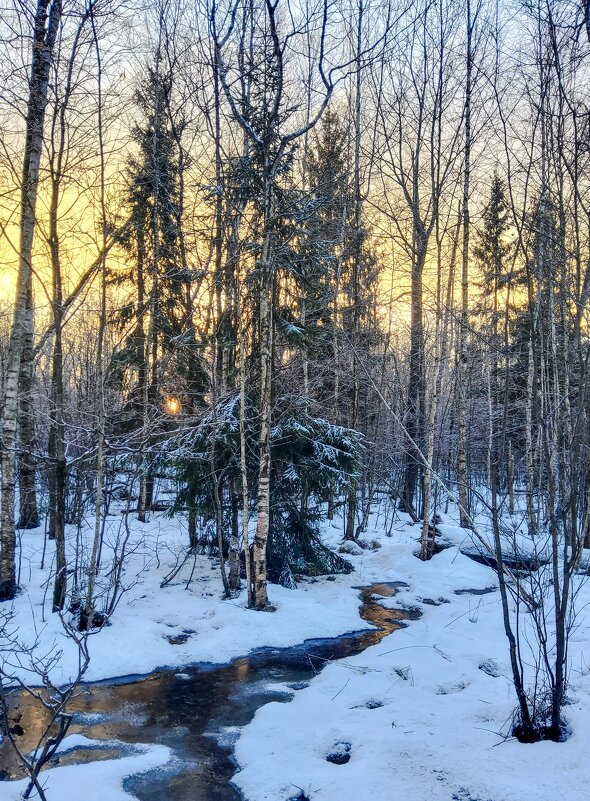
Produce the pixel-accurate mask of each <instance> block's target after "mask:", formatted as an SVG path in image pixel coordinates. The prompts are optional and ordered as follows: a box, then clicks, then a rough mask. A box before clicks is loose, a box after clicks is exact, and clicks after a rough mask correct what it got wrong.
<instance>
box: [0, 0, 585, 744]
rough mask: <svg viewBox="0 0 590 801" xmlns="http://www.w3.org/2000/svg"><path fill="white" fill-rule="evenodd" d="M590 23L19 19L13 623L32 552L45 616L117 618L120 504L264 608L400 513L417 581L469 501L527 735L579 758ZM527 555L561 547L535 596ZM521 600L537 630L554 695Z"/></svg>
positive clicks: (4, 551)
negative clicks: (43, 547) (573, 658)
mask: <svg viewBox="0 0 590 801" xmlns="http://www.w3.org/2000/svg"><path fill="white" fill-rule="evenodd" d="M588 14H590V10H589V7H588V3H586V2H584V1H583V0H560V1H559V2H554V1H553V0H413V1H409V0H408V2H404V0H350V2H348V0H301V1H300V2H294V0H222V2H217V1H216V0H196V1H195V2H188V1H187V0H153V2H145V3H136V2H134V0H63V2H62V0H38V1H37V2H36V3H26V2H20V1H19V0H14V2H8V3H4V4H3V8H2V11H1V17H0V48H1V49H0V72H1V78H0V115H1V116H0V255H1V258H2V268H1V269H2V296H1V298H0V303H1V309H0V364H1V370H0V376H1V381H2V385H1V396H2V398H3V404H2V449H1V471H2V484H1V558H0V597H1V598H2V599H3V600H4V601H6V602H7V604H5V606H6V608H8V606H9V603H8V602H10V600H11V599H12V598H14V597H15V594H17V593H18V592H19V586H20V584H21V575H20V572H19V571H20V562H19V543H20V538H21V535H22V532H23V531H26V530H27V529H35V530H36V531H38V536H39V537H41V538H42V537H43V536H44V535H45V536H46V538H47V540H48V542H47V552H48V553H49V554H51V558H48V560H47V571H48V573H47V575H48V582H49V584H48V586H49V595H50V596H51V598H52V601H51V604H52V608H53V612H54V613H55V614H61V615H62V616H63V617H64V620H67V621H68V622H67V625H68V626H70V627H71V630H72V631H75V630H79V631H80V632H84V631H88V630H93V629H96V628H97V627H100V626H101V625H102V624H103V623H104V622H105V621H106V620H107V619H108V617H109V616H110V615H111V614H112V613H113V611H114V610H115V608H116V606H117V603H118V599H119V597H120V594H121V592H123V581H122V576H123V574H124V569H125V561H126V558H127V556H128V551H127V540H126V539H125V538H124V537H123V538H122V539H121V541H120V542H119V543H118V550H117V552H116V554H115V557H116V558H115V559H114V561H113V562H111V561H108V562H105V561H104V560H103V559H102V557H101V549H102V532H103V526H104V520H105V517H106V514H107V512H108V511H109V510H112V509H113V508H117V509H119V510H120V511H121V512H122V513H123V514H124V515H125V516H126V518H128V519H129V520H136V521H137V520H138V521H140V522H141V521H146V520H149V519H150V516H151V515H154V514H157V513H166V514H168V515H172V516H175V517H178V518H179V519H182V520H185V521H186V531H187V537H186V553H187V555H188V554H190V553H192V552H194V551H195V550H197V551H198V552H199V553H206V554H210V555H212V556H215V557H216V558H218V559H219V565H220V570H221V575H222V581H223V588H224V592H225V594H226V596H227V597H231V596H232V595H233V594H235V593H236V592H237V591H238V590H239V589H240V587H243V586H244V584H245V585H246V587H247V592H248V602H249V604H250V606H252V607H254V608H255V609H257V610H268V609H269V608H270V604H269V600H268V595H267V582H273V583H280V584H283V585H284V586H289V587H293V588H295V586H296V582H295V576H296V575H299V574H308V575H317V574H326V573H342V572H347V571H349V570H350V569H351V566H350V563H349V561H348V560H347V555H346V552H347V549H348V550H350V549H351V548H352V549H353V550H354V548H355V543H356V542H357V541H359V540H361V541H362V535H363V533H364V531H365V529H366V526H367V521H368V519H369V515H370V513H371V510H372V509H373V508H374V507H375V505H376V504H378V503H382V502H385V503H388V504H390V505H391V507H392V508H395V509H398V510H400V511H401V512H404V513H406V514H407V515H409V516H410V517H411V519H412V520H414V522H418V521H422V522H421V526H422V529H421V530H422V536H421V542H420V543H419V544H418V545H417V548H418V555H419V556H420V558H422V559H424V560H428V559H429V558H430V557H431V556H432V554H433V552H435V551H436V549H437V528H436V526H437V521H438V517H439V515H440V514H442V513H445V514H446V513H448V512H449V510H451V511H452V510H454V511H455V512H456V513H457V516H458V520H459V518H460V520H459V522H460V524H461V525H462V526H463V527H465V528H467V529H471V530H472V532H473V536H474V537H475V538H478V537H479V538H480V539H481V541H482V543H483V542H484V538H483V537H481V536H480V534H479V532H480V530H483V529H485V530H487V531H489V532H491V534H492V538H491V542H492V543H493V546H492V547H491V548H490V547H488V546H486V547H487V551H485V553H484V555H485V557H486V558H487V559H488V560H489V562H490V563H493V564H494V565H495V566H496V568H497V570H498V577H499V582H500V590H501V593H502V601H503V614H504V624H505V629H506V634H507V638H508V639H507V643H508V648H509V650H510V656H511V664H512V669H513V679H514V685H515V689H516V695H517V700H518V705H519V714H518V719H517V723H516V724H515V731H517V732H518V734H519V735H520V736H521V737H522V739H525V740H527V739H528V740H534V739H539V738H540V737H550V738H552V739H559V738H560V737H561V736H562V733H563V730H562V722H561V721H562V712H561V709H562V705H563V703H564V695H565V691H566V686H567V675H566V674H567V670H566V665H567V641H568V632H569V627H570V624H571V621H572V608H573V600H574V597H575V592H574V590H573V587H572V578H573V576H574V575H575V573H576V570H577V568H578V566H579V564H580V559H581V558H582V556H583V549H584V547H588V546H590V529H589V523H590V470H589V462H590V451H589V445H590V442H589V437H590V420H589V417H588V412H589V409H590V405H589V398H588V394H589V390H590V375H589V369H590V364H589V359H590V340H589V329H588V325H589V322H590V193H589V191H588V188H589V186H588V185H589V180H590V179H589V176H590V104H589V94H588V85H589V81H588V78H589V75H590V72H589V70H590V16H588ZM15 510H16V512H15ZM334 515H340V516H341V519H342V521H343V527H342V538H343V540H344V545H343V547H342V548H341V551H342V552H341V553H333V552H332V551H331V550H328V549H327V548H326V547H325V546H324V545H323V544H322V542H321V539H320V536H319V531H320V523H321V522H322V521H324V520H326V519H332V518H333V517H334ZM68 532H70V533H68ZM523 532H524V533H525V534H526V535H527V536H528V537H529V538H532V541H533V542H534V543H535V544H536V545H535V547H537V546H538V549H539V553H540V552H541V550H543V552H544V553H545V552H546V553H548V554H549V557H548V559H549V561H548V569H547V571H546V573H545V574H544V575H545V578H544V579H542V580H541V579H539V580H538V581H536V583H532V584H531V586H527V587H525V585H524V584H523V583H522V581H521V579H519V577H518V571H517V572H516V573H514V572H513V568H514V567H515V565H516V566H517V567H518V566H519V565H518V553H517V547H516V542H517V539H518V536H520V535H521V534H522V533H523ZM72 537H73V540H72ZM511 538H512V540H513V541H514V549H513V550H512V551H511V553H510V554H507V551H506V549H507V545H506V543H507V542H509V541H510V539H511ZM72 542H74V546H73V547H72V546H71V543H72ZM347 542H349V543H351V544H347ZM68 543H69V544H68ZM363 544H365V543H363ZM482 547H484V546H483V545H482ZM509 550H510V549H509ZM515 554H516V555H515ZM509 557H510V558H509ZM515 576H516V578H515ZM514 597H518V598H519V600H520V603H521V604H523V605H524V608H525V609H526V610H528V611H529V612H531V613H532V614H533V616H535V610H537V614H536V617H535V619H536V621H537V623H538V628H537V631H538V633H539V643H540V645H539V647H540V649H541V650H540V654H541V656H540V658H539V665H538V667H539V670H540V671H541V673H542V675H543V677H544V678H543V679H542V680H539V682H538V684H536V685H535V686H536V690H535V692H533V693H532V694H531V692H529V689H528V685H527V681H526V679H525V677H524V674H525V672H526V671H525V668H524V667H523V664H522V662H521V661H520V660H519V655H518V648H519V643H518V632H517V631H516V627H517V625H518V623H517V622H515V621H514V619H513V617H512V616H511V612H510V603H511V598H514ZM539 609H541V610H542V611H541V612H538V610H539ZM548 619H551V621H553V622H552V623H551V625H550V626H549V628H550V630H551V631H550V634H549V635H547V627H548V623H547V620H548ZM543 632H545V635H546V636H545V637H544V636H543ZM99 636H100V635H99ZM547 638H548V639H549V640H550V642H549V644H548V642H547ZM552 638H553V639H552ZM543 649H544V650H543ZM547 692H549V696H548V695H547ZM548 698H549V700H547V699H548ZM539 699H542V701H541V700H539Z"/></svg>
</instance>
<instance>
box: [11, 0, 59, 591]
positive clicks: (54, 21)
mask: <svg viewBox="0 0 590 801" xmlns="http://www.w3.org/2000/svg"><path fill="white" fill-rule="evenodd" d="M61 13H62V7H61V0H53V2H52V3H50V0H38V3H37V9H36V12H35V21H34V30H33V51H32V60H31V72H30V82H29V87H30V88H29V99H28V107H27V120H26V144H25V154H24V159H23V175H22V187H21V207H20V247H19V266H18V278H17V289H16V298H15V303H14V316H13V323H12V331H11V335H10V343H9V353H8V369H7V372H6V383H5V390H4V410H3V419H2V456H1V469H2V485H1V500H2V510H1V513H0V515H1V516H0V528H1V533H0V543H1V546H2V553H1V555H0V599H10V598H13V597H14V594H15V592H16V560H15V555H16V534H15V526H14V497H15V491H14V478H15V455H16V433H17V423H18V384H19V374H20V367H21V356H22V351H23V347H24V345H25V343H26V336H27V317H28V315H27V313H26V310H27V303H28V288H29V284H30V280H31V258H32V251H33V237H34V234H35V209H36V204H37V190H38V186H39V165H40V162H41V153H42V150H43V126H44V121H45V108H46V105H47V88H48V82H49V70H50V66H51V57H52V54H53V50H54V46H55V41H56V38H57V33H58V29H59V23H60V19H61Z"/></svg>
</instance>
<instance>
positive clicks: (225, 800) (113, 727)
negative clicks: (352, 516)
mask: <svg viewBox="0 0 590 801" xmlns="http://www.w3.org/2000/svg"><path fill="white" fill-rule="evenodd" d="M399 586H400V584H398V583H395V582H394V583H379V584H373V585H371V586H369V587H359V588H358V589H359V590H360V594H361V599H362V606H361V610H360V615H361V617H362V618H363V620H366V621H367V622H369V623H372V624H374V625H375V626H377V627H378V628H377V629H372V630H365V631H362V632H357V633H354V634H350V635H346V636H343V637H336V638H330V639H317V640H307V641H306V642H305V643H303V644H302V645H299V646H295V647H293V648H283V649H260V650H258V651H255V652H253V653H252V654H250V655H249V656H247V657H244V658H241V659H237V660H235V661H234V662H232V663H230V664H229V665H222V666H209V665H198V666H196V667H191V668H183V669H182V670H183V672H182V673H176V672H175V671H172V670H163V671H158V672H156V673H153V674H151V675H150V676H146V677H144V678H139V679H136V680H133V681H129V680H126V681H119V682H116V683H112V682H111V683H108V684H107V683H97V684H88V685H84V686H83V687H82V688H81V690H80V692H79V694H78V695H77V696H76V697H75V698H74V699H73V701H72V704H71V707H70V711H71V712H73V713H74V719H73V723H72V726H71V728H70V732H69V733H70V734H76V733H80V734H83V735H85V736H86V737H88V738H90V739H93V740H99V741H105V740H118V741H120V742H122V743H129V744H136V743H161V744H163V745H166V746H168V747H170V748H171V749H172V750H173V752H174V755H175V759H174V760H173V762H172V763H171V765H170V766H169V767H167V768H164V769H163V770H162V769H161V770H158V771H154V772H153V773H151V774H143V775H141V776H138V777H131V778H129V779H128V780H127V782H126V789H128V790H129V791H130V792H132V793H133V794H134V795H136V796H137V797H138V798H139V799H141V801H189V799H190V801H238V799H239V798H240V795H239V793H238V792H237V790H236V789H235V788H233V787H232V786H231V777H232V775H233V773H234V772H235V763H234V762H233V761H232V744H233V742H234V737H235V730H236V729H237V728H239V727H241V726H244V725H246V724H247V723H248V722H249V721H250V720H251V719H252V717H253V716H254V713H255V712H256V710H257V709H258V708H259V707H260V706H262V705H263V704H266V703H268V702H269V701H287V700H289V698H291V697H292V693H293V691H296V689H297V688H300V687H303V686H305V685H306V683H307V681H308V680H309V678H310V677H311V676H313V674H314V673H317V672H319V671H320V670H321V669H322V668H323V666H324V665H325V664H326V662H327V661H330V660H334V659H343V658H346V657H350V656H353V655H355V654H359V653H361V652H362V651H363V650H364V649H365V648H368V647H369V646H370V645H374V644H375V643H377V642H379V641H380V640H381V639H382V638H383V637H385V636H386V635H387V634H390V633H391V632H392V631H394V630H395V629H396V628H400V627H401V626H403V625H405V624H404V622H403V621H404V620H407V619H412V618H415V617H416V616H417V614H418V613H417V612H416V610H392V609H385V608H384V607H383V606H381V605H380V604H379V602H378V599H377V598H375V597H374V596H381V597H390V596H392V595H394V594H395V592H396V589H397V587H399ZM273 685H274V686H273ZM285 685H288V686H289V687H291V688H293V689H292V690H286V689H285ZM13 710H14V714H15V715H17V716H18V717H19V725H20V726H21V727H22V729H23V730H24V733H23V734H22V736H21V737H19V738H18V742H19V746H20V748H21V749H22V750H24V751H27V750H30V749H31V748H33V747H34V745H35V744H36V742H37V741H38V739H39V736H40V734H41V731H42V729H43V728H44V727H45V726H46V725H47V720H46V716H45V714H44V710H42V709H39V708H38V705H36V704H34V703H33V702H32V701H31V699H30V698H28V697H26V696H24V695H22V694H21V695H18V696H15V697H14V700H13ZM105 755H108V756H105ZM120 755H121V752H120V749H119V750H118V751H113V750H112V749H109V750H105V749H101V750H98V749H85V750H80V749H78V750H76V751H72V752H69V753H68V754H67V755H64V756H62V757H60V764H74V763H76V762H83V761H90V760H91V759H93V758H94V759H105V758H109V757H116V756H120ZM0 761H1V764H2V767H3V768H4V770H5V771H6V774H5V775H7V776H9V777H10V778H22V776H23V773H22V769H21V768H20V767H19V765H18V762H17V760H16V758H15V755H14V753H13V752H12V751H11V750H10V748H9V746H8V744H6V743H5V744H4V745H3V746H0ZM54 764H55V763H54Z"/></svg>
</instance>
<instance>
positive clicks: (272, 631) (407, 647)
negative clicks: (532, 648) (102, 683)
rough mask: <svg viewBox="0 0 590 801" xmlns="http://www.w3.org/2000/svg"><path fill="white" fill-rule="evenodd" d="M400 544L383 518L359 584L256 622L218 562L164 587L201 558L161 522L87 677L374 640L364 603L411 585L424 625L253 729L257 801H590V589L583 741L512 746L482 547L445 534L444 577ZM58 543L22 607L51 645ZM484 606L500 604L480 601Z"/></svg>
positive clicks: (335, 537)
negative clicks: (469, 551) (334, 639)
mask: <svg viewBox="0 0 590 801" xmlns="http://www.w3.org/2000/svg"><path fill="white" fill-rule="evenodd" d="M446 522H447V524H448V523H449V521H446ZM119 525H120V523H119V521H118V520H117V518H115V517H113V518H110V519H109V522H108V527H107V541H108V540H109V538H111V539H114V538H115V537H116V530H117V527H118V526H119ZM388 529H389V530H388V531H387V532H386V531H385V530H384V527H383V525H382V520H381V519H379V518H378V517H374V518H372V520H371V525H370V530H369V531H368V532H367V539H373V538H375V539H378V540H379V541H380V542H381V545H382V547H381V548H379V549H378V550H363V551H362V552H361V553H359V554H357V555H352V556H349V557H347V558H349V559H350V560H351V561H352V562H353V564H354V566H355V572H354V573H353V574H351V575H348V576H337V577H335V580H334V581H327V580H326V579H319V580H317V581H306V582H304V583H303V584H302V585H301V586H300V587H299V588H298V589H297V590H296V591H290V590H285V589H283V588H281V587H276V586H271V587H270V592H269V595H270V599H271V602H272V603H273V604H274V605H275V606H276V608H277V611H276V612H274V613H259V612H253V611H249V610H247V609H246V608H245V597H244V595H242V596H240V597H239V598H237V599H234V600H232V601H222V600H220V598H221V583H220V578H219V572H218V570H217V569H214V570H213V569H212V567H211V562H210V560H209V559H207V558H206V557H198V558H197V562H196V565H193V562H192V560H191V562H190V563H187V564H186V565H185V566H184V568H183V569H182V570H181V572H180V573H179V574H178V576H177V577H176V578H175V579H174V581H173V582H172V583H171V584H169V585H168V586H166V587H164V588H160V583H161V581H162V578H163V576H165V575H167V574H168V573H169V572H170V570H171V569H172V568H173V567H174V565H175V564H176V563H177V559H178V556H179V554H180V553H181V552H182V550H183V548H185V545H186V533H185V532H183V531H182V526H181V525H180V524H179V523H178V522H177V521H170V520H168V519H166V518H164V517H162V516H154V518H153V519H152V521H151V522H150V523H148V524H146V525H145V526H139V524H134V528H133V537H134V546H133V556H132V557H131V558H130V560H129V562H128V564H127V568H126V577H125V581H126V583H127V585H128V591H127V592H126V593H125V594H124V595H123V597H122V600H121V602H120V604H119V605H118V607H117V609H116V612H115V614H114V616H113V618H112V621H111V625H109V626H108V627H105V628H104V629H103V630H102V631H100V632H99V633H98V634H96V635H94V636H93V637H92V638H91V645H90V650H91V665H90V670H89V673H88V675H87V678H90V679H98V678H107V677H114V676H122V675H130V674H138V673H146V672H149V671H150V670H152V669H154V668H155V667H157V666H163V665H171V666H172V665H173V666H179V667H180V666H182V665H186V664H189V663H192V662H198V661H212V662H224V661H227V660H229V659H231V658H233V657H235V656H238V655H242V654H245V653H247V652H248V651H249V650H251V649H253V648H256V647H259V646H263V645H270V646H286V645H289V644H295V643H299V642H302V641H303V640H304V639H306V638H310V637H325V636H335V635H338V634H341V633H344V632H346V631H352V630H356V629H359V628H363V627H364V626H365V624H364V623H363V622H362V621H361V620H360V618H359V616H358V607H359V595H358V590H357V589H355V587H358V586H359V585H368V584H370V583H372V582H375V581H403V582H406V583H407V584H408V585H409V586H408V587H407V588H403V589H400V590H399V593H398V595H397V596H396V597H394V598H390V599H383V601H382V603H383V604H384V605H386V606H388V605H389V606H392V607H400V606H404V605H406V606H409V607H415V606H418V607H420V609H421V610H422V617H421V619H420V620H417V621H412V622H410V623H409V625H408V627H407V628H406V629H404V630H401V631H396V632H394V633H393V634H391V635H390V636H388V637H386V638H385V639H383V640H382V641H381V643H380V644H379V645H376V646H373V647H371V648H369V649H367V650H365V651H364V652H363V653H362V654H360V655H359V656H357V657H353V658H348V659H346V660H344V661H340V662H334V663H332V664H330V665H328V666H327V667H326V668H325V669H324V670H323V671H322V673H320V674H319V675H318V676H316V677H315V678H314V679H313V680H312V681H311V683H310V685H309V686H308V687H307V688H305V689H301V690H298V691H296V692H295V694H294V697H293V700H292V701H291V702H290V703H286V704H279V703H274V702H273V703H269V704H267V705H265V706H263V707H262V708H260V709H259V711H258V712H257V713H256V716H255V718H254V720H253V721H252V723H251V724H250V725H248V726H247V727H246V728H245V729H244V730H243V731H242V733H241V736H240V738H239V740H238V742H237V746H236V758H237V761H238V764H239V766H240V770H239V772H238V773H237V775H236V777H235V782H236V784H237V785H238V786H239V788H240V789H241V790H242V792H243V794H244V796H245V798H246V799H248V801H287V799H295V798H301V799H303V798H308V799H310V800H312V801H396V799H398V798H399V799H400V800H401V801H427V800H428V801H531V800H532V801H557V799H559V797H560V796H561V794H562V793H563V789H562V788H563V786H564V784H566V785H567V796H568V800H569V801H586V799H588V798H590V771H589V770H588V768H587V762H588V759H587V754H588V751H589V750H590V717H589V715H588V710H589V709H590V632H589V631H588V628H587V626H586V625H585V620H584V614H585V613H586V611H587V610H586V609H585V607H586V605H587V603H588V601H590V590H589V588H588V586H586V585H585V586H582V588H581V589H580V593H579V597H578V601H577V606H578V609H579V610H580V617H579V620H578V627H577V628H576V630H575V631H574V632H573V634H572V637H571V640H570V681H571V688H570V692H569V700H570V704H569V705H568V706H567V708H566V709H565V716H566V718H567V720H568V723H569V724H570V726H571V731H572V734H571V736H570V737H569V739H568V740H567V742H565V743H559V744H555V743H549V742H544V743H539V744H535V745H521V744H519V743H517V742H515V741H514V740H507V741H505V740H504V739H503V738H504V735H506V734H507V733H509V730H510V717H511V713H512V711H513V710H514V707H515V697H514V690H513V687H512V683H511V681H510V670H509V662H508V652H507V646H506V640H505V637H504V633H503V628H502V618H501V607H500V598H499V593H498V592H497V591H495V590H494V589H493V588H495V587H496V584H497V580H496V576H495V574H494V572H493V571H492V570H491V569H490V568H487V567H484V566H482V565H479V564H477V563H475V562H473V561H472V560H471V559H469V558H468V557H466V556H465V555H463V554H462V553H461V552H460V550H459V547H458V545H457V544H464V542H465V538H466V536H468V535H466V533H465V532H463V531H460V530H458V529H455V528H453V527H452V526H451V525H446V526H444V527H443V531H444V534H445V537H446V538H448V540H449V541H452V542H454V543H457V544H454V545H452V546H451V547H449V548H447V549H446V550H444V551H443V552H441V553H439V554H438V555H436V556H435V557H434V558H433V559H432V560H431V561H429V562H421V561H420V560H419V559H417V558H416V557H415V556H414V551H415V550H416V548H417V538H418V536H419V528H418V527H417V526H412V525H410V524H409V523H408V521H407V520H406V519H405V518H404V517H403V516H400V518H399V519H398V520H397V521H396V522H395V523H394V524H393V526H392V527H388ZM109 532H110V533H109ZM341 533H342V528H341V524H340V523H335V524H333V525H330V524H327V525H326V529H325V539H326V541H328V542H331V543H332V544H333V545H336V544H337V543H338V542H339V540H340V538H341ZM41 540H42V538H41V537H40V535H39V534H37V533H35V532H28V533H27V534H26V535H25V537H24V544H23V545H24V547H23V552H24V558H23V574H22V583H23V585H25V588H26V591H25V592H23V593H22V594H21V595H20V596H19V597H18V599H17V600H16V602H15V612H16V621H17V622H18V624H19V627H20V630H21V636H23V637H24V638H26V637H27V636H32V628H31V622H30V621H31V611H32V612H33V613H34V616H35V620H36V624H37V626H38V628H39V629H40V631H41V636H42V639H43V640H44V641H46V642H49V641H51V640H53V639H56V640H57V641H58V642H61V641H62V637H61V632H60V625H59V622H58V621H57V620H56V619H55V616H52V615H51V613H50V610H49V605H48V600H47V599H45V603H44V588H43V586H42V584H43V581H44V580H46V574H45V573H43V572H42V571H40V570H39V563H40V556H41V550H42V541H41ZM462 547H463V545H462ZM154 553H157V557H155V556H154ZM193 570H194V573H193V576H192V581H191V582H190V584H188V586H187V581H188V578H189V576H190V574H191V571H193ZM464 590H469V591H472V592H467V593H465V592H461V591H464ZM482 590H491V591H490V592H486V593H484V594H473V591H476V592H481V591H482ZM457 593H459V594H457ZM43 603H44V608H45V612H43ZM43 618H45V620H46V622H45V623H42V620H43ZM182 634H185V635H188V636H187V638H186V641H185V642H182V643H181V644H177V645H174V644H172V643H171V642H170V640H172V641H174V640H175V639H176V638H177V637H178V635H182ZM181 639H184V637H181ZM63 645H64V648H65V654H64V657H63V659H62V661H61V663H60V668H59V670H60V671H61V673H62V675H63V677H64V678H66V677H67V676H68V675H69V674H70V673H71V672H72V671H73V670H74V663H73V659H74V657H75V654H74V651H73V649H71V648H69V644H68V643H67V642H65V643H63ZM66 745H67V744H66ZM334 750H336V751H337V752H341V753H342V752H345V753H347V754H349V756H350V759H349V761H348V762H346V763H345V764H333V763H332V762H328V761H326V756H327V755H328V754H329V753H331V752H333V751H334ZM169 757H170V754H169V752H168V751H167V749H164V748H161V747H157V748H155V747H154V748H146V749H145V750H144V751H141V752H139V751H138V752H135V753H131V754H129V755H126V756H125V757H124V758H123V759H114V760H108V761H101V762H96V763H94V764H88V765H79V766H66V767H58V768H55V769H52V770H50V771H47V772H46V773H44V774H43V776H44V779H45V780H46V781H47V787H48V793H49V795H48V798H49V799H50V801H51V800H52V799H59V801H64V799H66V801H67V799H69V798H70V797H71V798H73V797H74V795H72V793H73V792H74V790H73V788H74V787H76V788H77V787H80V786H84V787H89V788H92V789H91V790H90V789H89V792H88V793H86V792H85V795H86V796H87V797H88V798H89V799H93V800H94V799H96V801H98V800H99V799H101V801H102V799H104V800H105V801H107V799H108V801H112V799H116V801H119V799H124V798H125V799H129V795H128V794H126V793H125V792H124V791H123V789H122V781H123V778H124V777H125V776H128V775H130V774H134V773H137V772H141V771H143V770H149V769H153V768H154V767H156V766H157V765H163V764H164V763H165V762H166V761H167V760H168V759H169ZM20 785H21V783H8V782H0V801H13V800H14V799H16V798H17V797H18V792H20V791H22V786H20ZM92 793H94V794H92ZM75 797H77V796H75Z"/></svg>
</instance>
